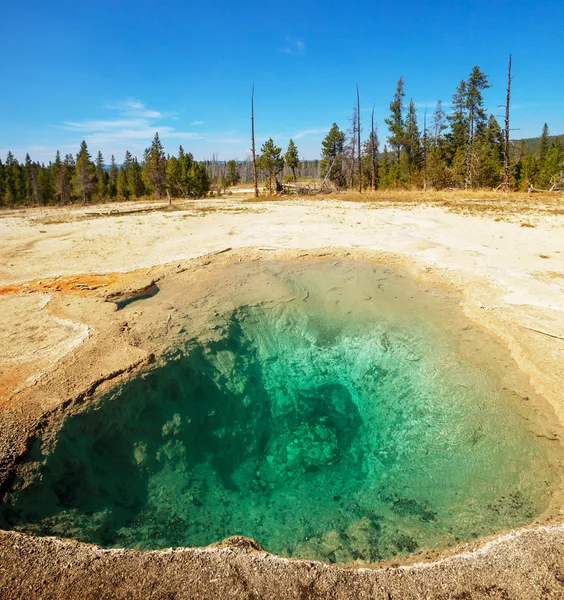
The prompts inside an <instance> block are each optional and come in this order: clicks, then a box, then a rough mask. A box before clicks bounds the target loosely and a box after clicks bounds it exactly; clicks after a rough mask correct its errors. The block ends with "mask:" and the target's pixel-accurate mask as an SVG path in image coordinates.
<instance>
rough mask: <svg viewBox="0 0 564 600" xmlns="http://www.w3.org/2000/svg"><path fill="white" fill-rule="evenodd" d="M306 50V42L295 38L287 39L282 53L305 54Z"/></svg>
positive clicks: (281, 49)
mask: <svg viewBox="0 0 564 600" xmlns="http://www.w3.org/2000/svg"><path fill="white" fill-rule="evenodd" d="M305 49H306V45H305V42H302V40H297V39H295V38H291V37H287V38H286V43H285V45H284V46H283V47H282V48H280V52H282V53H283V54H304V52H305Z"/></svg>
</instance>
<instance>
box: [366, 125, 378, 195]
mask: <svg viewBox="0 0 564 600" xmlns="http://www.w3.org/2000/svg"><path fill="white" fill-rule="evenodd" d="M378 145H379V141H378V134H377V133H376V128H374V130H373V131H371V132H370V135H369V136H368V139H367V140H366V141H365V142H364V157H365V161H364V162H365V171H366V173H367V174H366V177H365V178H366V180H367V183H368V184H369V185H370V187H372V189H373V190H376V189H377V188H378V181H379V178H380V176H379V165H378Z"/></svg>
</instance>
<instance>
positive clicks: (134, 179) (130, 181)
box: [127, 158, 145, 199]
mask: <svg viewBox="0 0 564 600" xmlns="http://www.w3.org/2000/svg"><path fill="white" fill-rule="evenodd" d="M127 186H128V189H129V195H130V197H132V198H134V199H137V198H141V196H143V195H144V194H145V185H144V183H143V176H142V169H141V165H140V164H139V162H138V161H137V159H136V158H134V159H133V160H132V161H131V165H130V167H129V172H128V174H127Z"/></svg>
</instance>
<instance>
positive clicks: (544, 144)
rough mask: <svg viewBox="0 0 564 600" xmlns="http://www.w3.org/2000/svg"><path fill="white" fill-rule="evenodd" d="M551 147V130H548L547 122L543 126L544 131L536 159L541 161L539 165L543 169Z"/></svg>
mask: <svg viewBox="0 0 564 600" xmlns="http://www.w3.org/2000/svg"><path fill="white" fill-rule="evenodd" d="M549 147H550V132H549V131H548V125H547V124H546V123H545V124H544V125H543V128H542V133H541V137H540V141H539V147H538V150H537V155H536V159H537V161H538V163H539V167H540V168H541V169H542V166H543V164H544V161H545V160H546V155H547V154H548V149H549Z"/></svg>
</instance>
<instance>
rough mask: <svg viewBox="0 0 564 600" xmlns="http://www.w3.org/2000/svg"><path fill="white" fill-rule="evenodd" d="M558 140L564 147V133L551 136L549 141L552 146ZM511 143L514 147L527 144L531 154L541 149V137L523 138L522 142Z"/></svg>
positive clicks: (513, 141)
mask: <svg viewBox="0 0 564 600" xmlns="http://www.w3.org/2000/svg"><path fill="white" fill-rule="evenodd" d="M556 138H558V139H559V140H560V141H561V142H562V145H564V133H563V134H561V135H549V136H548V139H549V141H550V143H551V144H552V142H553V141H554V139H556ZM511 141H512V143H513V146H517V145H518V144H519V143H520V142H521V141H523V142H525V143H526V144H527V147H528V148H529V151H530V153H531V154H534V153H535V152H536V151H537V149H538V147H539V143H540V136H539V137H534V138H522V139H520V140H511Z"/></svg>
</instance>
